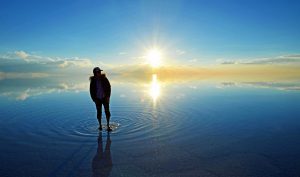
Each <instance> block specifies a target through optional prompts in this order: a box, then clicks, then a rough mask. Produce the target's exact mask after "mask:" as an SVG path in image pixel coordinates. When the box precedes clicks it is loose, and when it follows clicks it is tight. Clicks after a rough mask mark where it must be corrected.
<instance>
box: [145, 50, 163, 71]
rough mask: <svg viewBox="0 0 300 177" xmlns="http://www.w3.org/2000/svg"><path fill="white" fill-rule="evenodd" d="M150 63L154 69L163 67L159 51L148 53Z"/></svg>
mask: <svg viewBox="0 0 300 177" xmlns="http://www.w3.org/2000/svg"><path fill="white" fill-rule="evenodd" d="M147 60H148V63H149V64H150V65H151V66H152V67H153V68H157V67H159V66H160V65H161V53H160V51H159V50H157V49H151V50H149V51H148V53H147Z"/></svg>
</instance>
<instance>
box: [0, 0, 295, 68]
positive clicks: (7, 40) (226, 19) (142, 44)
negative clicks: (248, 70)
mask: <svg viewBox="0 0 300 177" xmlns="http://www.w3.org/2000/svg"><path fill="white" fill-rule="evenodd" d="M299 9H300V1H289V0H281V1H276V0H273V1H271V0H260V1H258V0H251V1H250V0H249V1H246V0H244V1H242V0H222V1H221V0H219V1H214V0H195V1H193V0H185V1H183V0H177V1H176V0H170V1H167V0H157V1H156V0H148V1H134V0H127V1H122V0H118V1H117V0H107V1H101V0H97V1H96V0H94V1H93V0H65V1H63V0H49V1H46V0H43V1H41V0H26V1H21V0H7V1H6V0H4V1H3V0H1V6H0V23H1V28H0V53H1V54H2V55H5V54H7V53H14V52H16V51H24V52H26V53H27V54H30V55H31V56H43V57H52V58H53V57H58V58H71V59H74V57H75V58H84V59H89V60H91V61H100V62H103V63H114V64H115V63H120V64H124V63H134V62H139V60H140V57H141V56H143V55H144V54H145V52H146V49H147V48H151V47H152V46H156V47H158V48H160V49H162V50H163V51H164V57H165V58H168V59H169V60H174V61H178V62H182V63H186V62H188V61H198V62H200V63H201V62H202V63H214V62H216V61H217V60H219V59H224V60H234V59H251V58H253V59H256V58H265V57H272V56H282V55H292V54H293V55H295V54H299V53H300V49H299V46H300V32H299V31H300V11H299Z"/></svg>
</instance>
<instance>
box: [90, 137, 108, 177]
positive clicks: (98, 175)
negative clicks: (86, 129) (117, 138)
mask: <svg viewBox="0 0 300 177" xmlns="http://www.w3.org/2000/svg"><path fill="white" fill-rule="evenodd" d="M110 145H111V140H110V133H109V132H107V139H106V145H105V149H104V152H103V143H102V132H100V133H99V137H98V148H97V153H96V155H95V157H94V158H93V162H92V168H93V177H106V176H109V174H110V172H111V169H112V166H113V164H112V159H111V154H110Z"/></svg>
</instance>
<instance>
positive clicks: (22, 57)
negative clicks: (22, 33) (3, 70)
mask: <svg viewBox="0 0 300 177" xmlns="http://www.w3.org/2000/svg"><path fill="white" fill-rule="evenodd" d="M15 54H16V55H17V57H19V58H21V59H23V60H25V61H28V59H27V58H28V56H29V54H28V53H26V52H24V51H22V50H21V51H15Z"/></svg>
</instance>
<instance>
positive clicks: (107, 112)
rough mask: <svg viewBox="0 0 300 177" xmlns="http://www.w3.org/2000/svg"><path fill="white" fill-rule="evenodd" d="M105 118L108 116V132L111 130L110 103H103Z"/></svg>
mask: <svg viewBox="0 0 300 177" xmlns="http://www.w3.org/2000/svg"><path fill="white" fill-rule="evenodd" d="M103 106H104V111H105V116H106V123H107V130H111V129H110V127H109V120H110V111H109V102H107V101H103Z"/></svg>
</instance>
